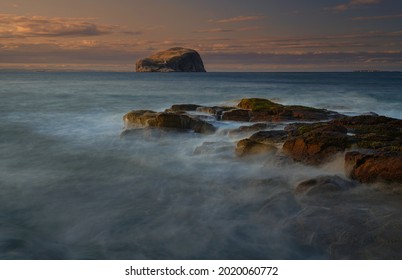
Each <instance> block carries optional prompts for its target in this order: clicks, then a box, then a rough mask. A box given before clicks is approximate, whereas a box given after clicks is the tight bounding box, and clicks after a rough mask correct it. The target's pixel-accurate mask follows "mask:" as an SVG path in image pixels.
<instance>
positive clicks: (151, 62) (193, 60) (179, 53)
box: [135, 47, 206, 72]
mask: <svg viewBox="0 0 402 280" xmlns="http://www.w3.org/2000/svg"><path fill="white" fill-rule="evenodd" d="M135 67H136V71H137V72H206V71H205V68H204V64H203V62H202V59H201V56H200V55H199V54H198V52H196V51H195V50H192V49H186V48H179V47H176V48H171V49H168V50H165V51H161V52H158V53H156V54H153V55H151V56H149V57H147V58H144V59H141V60H139V61H137V62H136V65H135Z"/></svg>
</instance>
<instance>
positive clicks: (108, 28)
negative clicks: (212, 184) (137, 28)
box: [0, 14, 138, 38]
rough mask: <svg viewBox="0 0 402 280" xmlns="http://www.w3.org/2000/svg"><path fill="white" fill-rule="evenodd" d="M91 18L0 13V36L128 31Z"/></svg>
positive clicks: (90, 34)
mask: <svg viewBox="0 0 402 280" xmlns="http://www.w3.org/2000/svg"><path fill="white" fill-rule="evenodd" d="M91 20H93V19H85V18H84V19H83V18H48V17H43V16H17V15H12V14H0V38H24V37H58V36H97V35H104V34H110V33H116V32H130V31H125V30H123V28H122V27H120V26H118V25H110V24H99V23H94V22H91ZM130 33H132V34H138V32H137V33H136V32H130Z"/></svg>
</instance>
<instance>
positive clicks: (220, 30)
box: [194, 28, 235, 33]
mask: <svg viewBox="0 0 402 280" xmlns="http://www.w3.org/2000/svg"><path fill="white" fill-rule="evenodd" d="M234 31H235V30H234V29H223V28H212V29H201V30H196V31H194V33H224V32H234Z"/></svg>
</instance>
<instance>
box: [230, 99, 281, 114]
mask: <svg viewBox="0 0 402 280" xmlns="http://www.w3.org/2000/svg"><path fill="white" fill-rule="evenodd" d="M237 107H239V108H240V109H245V110H251V111H275V110H279V109H282V108H283V107H284V106H283V105H281V104H278V103H275V102H272V101H270V100H268V99H263V98H243V99H242V100H241V101H240V102H239V104H237Z"/></svg>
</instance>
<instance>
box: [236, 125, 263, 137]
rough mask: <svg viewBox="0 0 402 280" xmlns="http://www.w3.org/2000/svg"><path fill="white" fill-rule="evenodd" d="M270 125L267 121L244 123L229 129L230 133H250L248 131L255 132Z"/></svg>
mask: <svg viewBox="0 0 402 280" xmlns="http://www.w3.org/2000/svg"><path fill="white" fill-rule="evenodd" d="M268 127H270V126H269V125H268V124H267V123H255V124H253V125H242V126H240V127H239V128H236V129H232V130H230V131H229V135H230V136H232V135H236V134H241V133H248V132H254V131H259V130H263V129H266V128H268Z"/></svg>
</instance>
